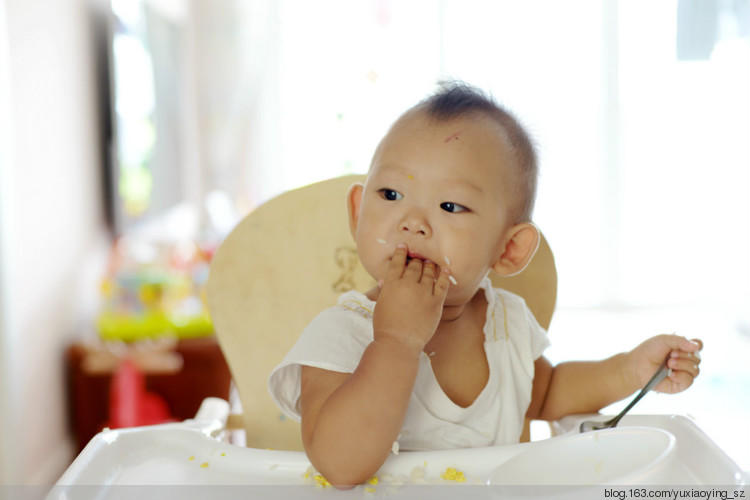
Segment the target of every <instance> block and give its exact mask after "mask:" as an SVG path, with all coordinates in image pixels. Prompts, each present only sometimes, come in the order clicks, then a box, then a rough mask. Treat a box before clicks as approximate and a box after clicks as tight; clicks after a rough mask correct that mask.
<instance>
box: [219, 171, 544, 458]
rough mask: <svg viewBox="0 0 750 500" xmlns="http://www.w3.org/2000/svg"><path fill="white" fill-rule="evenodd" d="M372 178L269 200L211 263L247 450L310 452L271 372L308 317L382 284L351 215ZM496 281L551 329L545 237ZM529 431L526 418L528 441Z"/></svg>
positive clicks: (494, 279)
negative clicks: (273, 393)
mask: <svg viewBox="0 0 750 500" xmlns="http://www.w3.org/2000/svg"><path fill="white" fill-rule="evenodd" d="M364 179H365V177H364V176H356V175H355V176H344V177H338V178H334V179H330V180H326V181H322V182H318V183H316V184H312V185H309V186H306V187H303V188H299V189H296V190H293V191H289V192H287V193H284V194H282V195H280V196H278V197H276V198H274V199H272V200H270V201H268V202H267V203H265V204H263V205H262V206H260V207H258V208H257V209H256V210H255V211H253V212H252V213H250V214H249V215H248V216H246V217H245V218H244V219H243V220H242V221H241V222H240V223H239V224H238V225H237V226H236V227H235V228H234V230H233V231H232V232H231V233H230V234H229V236H228V237H227V238H226V239H225V240H224V242H223V243H222V244H221V246H220V247H219V249H218V251H217V252H216V254H215V256H214V258H213V261H212V264H211V270H210V275H209V280H208V288H207V297H208V305H209V309H210V312H211V317H212V321H213V324H214V328H215V331H216V336H217V338H218V340H219V344H220V345H221V348H222V351H223V353H224V356H225V357H226V360H227V363H228V365H229V368H230V371H231V373H232V377H233V379H234V383H235V385H236V387H237V390H238V392H239V397H240V401H241V406H242V416H241V427H242V428H244V430H245V434H246V444H247V446H249V447H253V448H272V449H277V450H301V449H302V442H301V436H300V427H299V424H298V423H297V422H295V421H293V420H291V419H289V418H286V417H285V416H284V415H283V414H282V413H281V412H280V411H279V410H278V409H277V407H276V406H275V405H274V403H273V401H272V400H271V397H270V395H269V394H268V392H267V389H266V381H267V378H268V375H269V374H270V372H271V370H272V369H273V368H274V367H275V366H276V365H277V364H278V363H279V362H280V361H281V360H282V358H283V357H284V355H285V354H286V352H287V351H288V350H289V349H290V348H291V346H292V345H293V344H294V342H295V341H296V340H297V338H298V336H299V335H300V333H301V332H302V330H303V329H304V328H305V326H306V325H307V324H308V323H309V322H310V320H312V319H313V317H315V316H316V315H317V314H318V313H320V312H321V311H323V310H324V309H326V308H328V307H331V306H333V305H335V304H336V301H337V298H338V296H339V295H340V294H341V293H343V292H345V291H348V290H351V289H356V290H359V291H366V290H368V289H369V288H371V287H372V286H374V285H375V283H374V280H373V279H372V278H371V277H370V276H369V275H368V274H367V273H366V272H365V270H364V269H363V267H362V265H361V264H360V262H359V259H358V257H357V251H356V249H355V246H354V241H353V239H352V237H351V235H350V232H349V225H348V221H347V215H346V202H345V200H346V193H347V190H348V188H349V187H350V186H351V185H352V184H353V183H355V182H364ZM491 279H492V282H493V285H494V286H496V287H500V288H504V289H507V290H509V291H512V292H514V293H516V294H518V295H521V296H522V297H523V298H524V299H525V300H526V302H527V304H528V306H529V308H530V309H531V311H532V312H533V313H534V315H535V317H536V319H537V321H538V322H539V324H540V325H541V326H542V327H544V328H548V327H549V324H550V320H551V318H552V313H553V310H554V307H555V301H556V296H557V274H556V269H555V262H554V258H553V255H552V252H551V250H550V248H549V245H548V244H547V241H546V240H545V239H544V237H542V238H541V243H540V245H539V249H538V251H537V253H536V256H535V257H534V258H533V260H532V261H531V263H530V264H529V266H528V267H527V268H526V269H525V270H524V271H523V272H522V273H520V274H518V275H516V276H513V277H509V278H501V277H499V276H496V275H493V276H491ZM528 430H529V425H528V422H527V423H526V426H525V430H524V435H523V436H522V440H523V441H528V439H529V432H528Z"/></svg>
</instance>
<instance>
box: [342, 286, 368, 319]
mask: <svg viewBox="0 0 750 500" xmlns="http://www.w3.org/2000/svg"><path fill="white" fill-rule="evenodd" d="M360 297H363V295H362V294H360V293H352V292H349V293H346V294H344V295H342V296H341V297H340V298H339V305H340V306H341V307H343V308H345V309H349V310H350V311H353V312H355V313H357V314H359V315H360V316H362V317H363V318H366V319H368V320H372V316H373V311H374V309H375V307H374V303H373V302H371V301H369V300H368V301H367V302H365V301H362V300H360Z"/></svg>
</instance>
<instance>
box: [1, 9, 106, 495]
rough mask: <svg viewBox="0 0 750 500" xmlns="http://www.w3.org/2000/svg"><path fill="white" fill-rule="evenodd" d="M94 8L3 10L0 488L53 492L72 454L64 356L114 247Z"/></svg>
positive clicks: (80, 328) (80, 326)
mask: <svg viewBox="0 0 750 500" xmlns="http://www.w3.org/2000/svg"><path fill="white" fill-rule="evenodd" d="M95 4H96V5H100V2H99V0H0V106H1V108H0V109H2V111H0V115H2V117H1V118H0V132H2V135H1V136H0V147H1V148H2V155H1V156H0V186H2V187H1V188H0V189H1V190H2V192H0V195H2V202H0V271H1V272H2V274H0V315H1V316H0V318H2V319H1V320H0V388H2V389H0V390H1V391H2V392H1V393H0V394H2V395H1V396H0V484H50V483H52V482H54V481H56V480H57V478H58V477H59V474H60V473H61V472H62V471H63V470H64V468H65V467H67V465H68V463H69V462H68V461H69V460H70V459H71V457H72V453H73V446H72V441H71V439H70V437H69V436H68V427H67V425H68V424H67V420H66V412H67V409H66V399H65V378H64V375H65V372H64V363H63V361H64V349H65V347H66V346H67V345H68V344H69V343H70V342H71V340H72V339H73V338H74V337H75V336H80V335H81V334H82V333H83V330H84V329H85V328H87V325H88V322H87V319H90V318H88V315H89V314H90V312H91V311H90V309H91V304H92V303H93V300H94V298H93V293H94V292H92V290H93V291H95V290H96V276H97V271H98V269H100V268H101V266H102V263H103V259H104V256H105V255H106V251H107V246H108V242H107V240H108V237H107V231H106V227H105V222H104V215H103V214H104V211H103V206H102V195H101V168H102V166H101V158H100V154H99V136H100V131H99V123H98V116H97V114H98V109H97V97H96V96H97V90H96V72H95V66H94V64H95V51H94V46H93V38H94V37H93V31H92V28H93V26H92V15H91V9H92V8H93V7H94V6H95ZM3 17H4V27H3Z"/></svg>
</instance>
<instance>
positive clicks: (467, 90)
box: [412, 80, 539, 222]
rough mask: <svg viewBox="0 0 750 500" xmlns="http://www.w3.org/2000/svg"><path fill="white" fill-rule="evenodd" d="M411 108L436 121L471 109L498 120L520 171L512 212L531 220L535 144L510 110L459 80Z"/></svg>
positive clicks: (444, 84)
mask: <svg viewBox="0 0 750 500" xmlns="http://www.w3.org/2000/svg"><path fill="white" fill-rule="evenodd" d="M412 110H414V111H422V112H424V113H426V114H427V115H428V116H429V117H431V118H434V119H436V120H439V121H446V120H450V119H453V118H458V117H461V116H465V115H469V114H474V113H481V114H485V115H487V116H489V117H491V118H492V119H494V120H495V121H497V122H498V123H499V124H500V126H501V127H503V129H504V130H505V132H506V134H507V136H508V140H509V141H510V145H511V147H512V148H513V153H514V155H515V157H516V160H517V163H518V168H519V170H520V174H521V180H520V182H519V184H518V186H517V188H518V189H519V190H520V191H521V193H520V194H521V195H522V196H521V200H520V203H519V204H518V206H517V209H516V210H514V214H513V215H514V217H515V219H516V222H528V221H530V220H531V214H532V212H533V210H534V200H535V198H536V186H537V176H538V170H539V167H538V163H537V154H536V148H535V147H534V143H533V141H532V139H531V137H530V136H529V134H528V132H526V129H525V128H524V127H523V125H522V124H521V123H520V121H519V120H518V119H517V118H516V117H515V116H514V115H513V114H512V113H511V112H510V111H509V110H507V109H506V108H504V107H503V106H501V105H500V104H498V103H497V102H495V100H494V99H493V98H492V96H490V95H487V94H485V93H484V92H482V91H481V90H479V89H478V88H476V87H473V86H472V85H469V84H467V83H465V82H462V81H458V80H450V81H444V82H441V83H440V87H439V89H438V91H437V92H435V93H434V94H433V95H431V96H430V97H428V98H427V99H425V100H423V101H422V102H420V103H419V104H417V105H416V106H415V107H414V108H412Z"/></svg>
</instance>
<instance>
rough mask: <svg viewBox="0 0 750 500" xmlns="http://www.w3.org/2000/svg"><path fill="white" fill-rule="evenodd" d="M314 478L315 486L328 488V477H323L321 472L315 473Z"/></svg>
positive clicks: (329, 484)
mask: <svg viewBox="0 0 750 500" xmlns="http://www.w3.org/2000/svg"><path fill="white" fill-rule="evenodd" d="M313 479H315V486H317V487H318V488H328V487H329V486H331V483H329V482H328V479H326V478H324V477H323V476H322V475H321V474H315V476H314V477H313Z"/></svg>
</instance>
